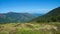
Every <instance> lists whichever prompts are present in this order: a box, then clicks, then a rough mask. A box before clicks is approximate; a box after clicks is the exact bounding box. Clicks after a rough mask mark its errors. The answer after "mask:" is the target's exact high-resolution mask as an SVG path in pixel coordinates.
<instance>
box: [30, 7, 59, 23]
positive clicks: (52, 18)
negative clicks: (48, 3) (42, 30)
mask: <svg viewBox="0 0 60 34" xmlns="http://www.w3.org/2000/svg"><path fill="white" fill-rule="evenodd" d="M30 22H60V7H57V8H55V9H53V10H51V11H49V12H48V13H47V14H45V15H43V16H40V17H38V18H36V19H33V20H31V21H30Z"/></svg>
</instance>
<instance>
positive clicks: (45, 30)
mask: <svg viewBox="0 0 60 34" xmlns="http://www.w3.org/2000/svg"><path fill="white" fill-rule="evenodd" d="M59 26H60V23H58V22H57V23H53V22H51V23H10V24H0V34H60V27H59Z"/></svg>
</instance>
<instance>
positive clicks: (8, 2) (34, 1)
mask: <svg viewBox="0 0 60 34" xmlns="http://www.w3.org/2000/svg"><path fill="white" fill-rule="evenodd" d="M59 6H60V0H0V13H6V12H20V13H47V12H48V11H50V10H52V9H54V8H56V7H59Z"/></svg>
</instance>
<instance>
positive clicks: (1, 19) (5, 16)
mask: <svg viewBox="0 0 60 34" xmlns="http://www.w3.org/2000/svg"><path fill="white" fill-rule="evenodd" d="M41 15H42V14H30V13H16V12H8V13H1V14H0V23H18V22H27V21H30V20H31V19H34V18H36V17H38V16H41Z"/></svg>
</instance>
